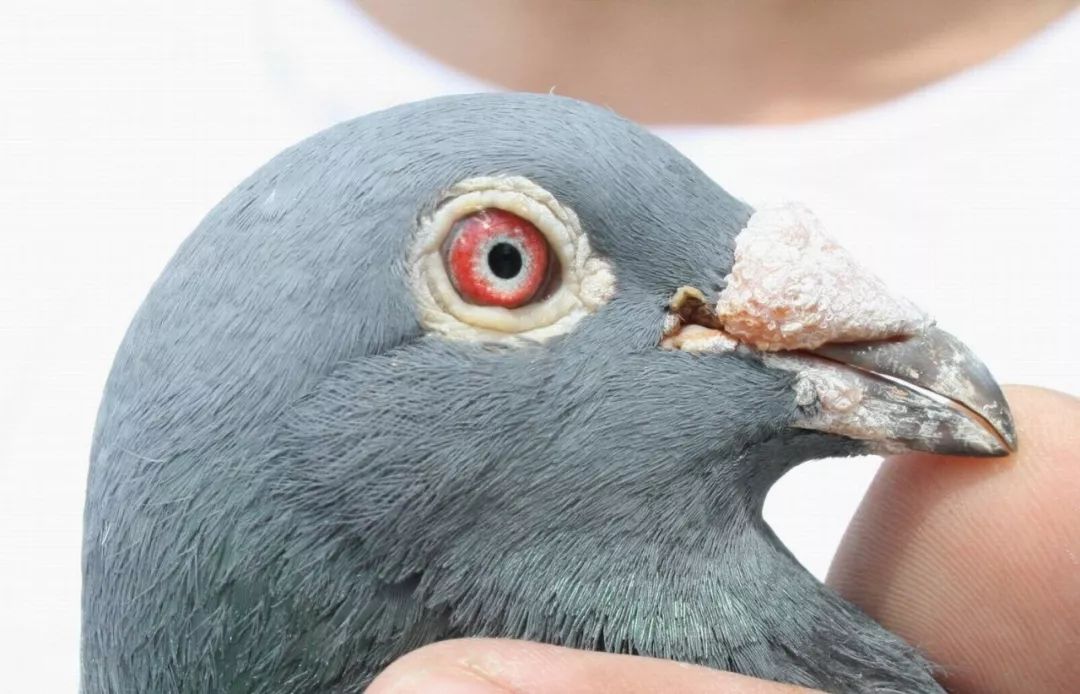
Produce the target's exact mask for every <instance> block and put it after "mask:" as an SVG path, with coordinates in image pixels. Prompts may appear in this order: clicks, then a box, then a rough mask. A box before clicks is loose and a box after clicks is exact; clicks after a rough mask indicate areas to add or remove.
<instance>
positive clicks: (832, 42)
mask: <svg viewBox="0 0 1080 694" xmlns="http://www.w3.org/2000/svg"><path fill="white" fill-rule="evenodd" d="M353 1H354V2H356V3H357V4H359V5H360V6H361V7H362V8H363V9H365V10H366V11H367V12H368V14H369V15H370V16H371V17H373V18H374V19H375V20H376V21H378V22H379V23H380V24H382V25H383V26H384V27H385V28H387V29H388V30H389V31H391V32H393V33H394V34H396V35H397V36H398V37H400V38H401V39H403V40H404V41H406V42H408V43H410V44H412V45H414V46H416V47H417V48H419V49H421V50H423V51H425V52H427V53H429V54H431V55H432V56H434V57H435V58H437V59H438V60H440V61H442V62H444V63H446V64H448V65H450V66H453V67H455V68H457V69H459V70H461V71H463V72H466V73H469V74H472V75H474V76H476V77H478V78H480V79H483V80H485V81H487V82H490V83H493V84H495V85H498V86H501V87H504V88H507V89H512V90H517V91H548V90H551V89H554V90H555V91H556V92H557V93H560V94H564V95H567V96H574V97H578V98H583V99H586V100H589V101H593V102H596V103H601V104H605V105H607V106H610V107H612V108H614V109H615V110H616V111H619V112H620V113H622V114H624V115H626V116H629V117H631V118H634V119H636V120H640V121H644V122H649V123H790V122H800V121H807V120H813V119H816V118H822V117H826V116H831V115H836V114H840V113H844V112H848V111H854V110H858V109H860V108H865V107H867V106H871V105H873V104H877V103H881V102H884V101H887V100H889V99H891V98H894V97H897V96H899V95H901V94H904V93H907V92H909V91H912V90H914V89H917V88H918V87H921V86H923V85H926V84H929V83H931V82H934V81H936V80H939V79H942V78H944V77H947V76H949V75H952V74H954V73H956V72H959V71H961V70H963V69H965V68H967V67H970V66H972V65H975V64H978V63H980V62H983V61H985V60H987V59H989V58H991V57H993V56H995V55H997V54H999V53H1001V52H1002V51H1004V50H1006V49H1008V48H1010V47H1012V46H1014V45H1016V44H1017V43H1019V42H1021V41H1022V40H1023V39H1025V38H1027V37H1029V36H1030V35H1031V34H1033V33H1035V32H1036V31H1038V30H1039V29H1041V28H1043V27H1045V26H1046V25H1047V24H1048V23H1050V22H1051V21H1053V20H1054V19H1056V18H1058V17H1060V16H1061V15H1062V14H1064V13H1065V12H1066V11H1067V10H1068V9H1069V8H1071V7H1074V6H1075V4H1076V3H1075V0H1030V1H1029V2H1022V3H1021V2H1015V1H1014V0H957V1H956V2H940V1H939V0H913V1H912V2H893V1H892V0H861V1H859V2H854V1H851V0H832V1H828V2H824V1H823V2H805V1H804V0H761V1H755V2H735V1H731V0H727V1H722V2H687V3H667V2H614V1H612V0H600V1H597V2H577V1H576V0H539V1H526V0H522V1H521V2H501V1H500V0H459V1H458V2H443V1H442V0H353Z"/></svg>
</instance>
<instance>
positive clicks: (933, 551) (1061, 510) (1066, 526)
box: [828, 387, 1080, 692]
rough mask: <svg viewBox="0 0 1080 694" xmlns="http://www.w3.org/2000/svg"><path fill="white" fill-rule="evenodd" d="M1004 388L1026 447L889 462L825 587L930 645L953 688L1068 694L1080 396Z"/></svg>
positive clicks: (1078, 520)
mask: <svg viewBox="0 0 1080 694" xmlns="http://www.w3.org/2000/svg"><path fill="white" fill-rule="evenodd" d="M1007 393H1008V398H1009V401H1010V403H1011V405H1012V407H1013V411H1014V414H1015V415H1016V420H1017V427H1018V432H1019V439H1020V446H1019V450H1018V451H1017V452H1016V453H1014V454H1013V455H1011V456H1009V457H1007V458H1001V459H974V458H953V457H944V456H932V455H906V456H900V457H897V458H893V459H890V460H888V461H886V462H885V463H884V464H883V466H882V469H881V471H880V472H879V474H878V476H877V478H876V479H875V481H874V483H873V485H871V489H870V491H869V492H868V493H867V496H866V498H865V499H864V501H863V504H862V506H861V507H860V509H859V511H858V513H857V514H856V517H855V520H854V521H853V522H852V524H851V526H850V527H849V529H848V532H847V533H846V535H845V538H844V541H843V543H842V544H841V548H840V551H839V552H838V553H837V556H836V559H835V560H834V562H833V566H832V567H831V569H830V572H829V579H828V582H829V583H830V584H831V585H833V586H834V587H835V588H837V590H838V591H839V592H840V593H841V594H843V595H845V596H846V597H848V598H849V599H850V600H852V601H853V602H854V603H855V604H857V605H858V606H859V607H861V608H862V609H863V610H865V611H866V612H868V613H869V614H871V615H872V616H874V617H875V618H876V619H878V620H879V621H880V622H882V623H883V624H884V625H885V626H887V627H889V628H890V629H892V630H894V631H896V632H898V633H899V634H900V635H901V636H904V637H905V638H906V639H908V640H909V641H910V642H912V643H913V644H914V645H916V646H917V647H919V648H921V649H922V650H924V651H926V652H927V653H928V654H929V655H930V657H931V658H932V659H934V660H935V661H936V662H938V663H939V664H941V665H942V666H943V667H944V669H945V670H946V672H947V675H946V679H947V682H948V684H949V686H950V688H951V689H953V690H956V691H984V690H994V691H1000V690H1009V689H1016V688H1019V690H1023V689H1024V688H1025V687H1034V689H1035V690H1038V691H1048V692H1052V691H1067V689H1066V688H1065V687H1066V683H1067V682H1070V681H1071V682H1076V681H1080V668H1078V666H1077V663H1076V662H1075V659H1072V658H1071V657H1070V656H1069V654H1068V649H1069V646H1068V644H1070V643H1072V644H1075V643H1077V642H1080V626H1078V625H1080V571H1078V559H1077V557H1078V556H1080V546H1078V544H1080V513H1077V509H1078V508H1080V465H1078V464H1077V463H1078V461H1077V458H1078V455H1077V450H1078V447H1080V400H1077V399H1076V398H1074V397H1072V396H1069V395H1066V394H1063V393H1058V392H1054V391H1049V390H1045V389H1039V388H1030V387H1013V388H1008V389H1007ZM1032 673H1034V674H1032ZM1032 678H1034V679H1032Z"/></svg>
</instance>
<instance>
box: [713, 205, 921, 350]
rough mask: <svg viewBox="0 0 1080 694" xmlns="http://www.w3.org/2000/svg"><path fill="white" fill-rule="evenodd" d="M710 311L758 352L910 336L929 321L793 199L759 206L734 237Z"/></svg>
mask: <svg viewBox="0 0 1080 694" xmlns="http://www.w3.org/2000/svg"><path fill="white" fill-rule="evenodd" d="M716 313H717V316H718V317H719V318H720V321H721V323H722V324H723V326H724V330H725V332H727V333H728V334H729V335H732V336H733V337H736V338H738V339H739V341H741V342H744V343H746V344H749V345H752V346H754V347H756V348H758V349H761V350H766V351H778V350H793V349H814V348H817V347H820V346H821V345H823V344H825V343H828V342H859V341H863V340H878V339H885V338H890V337H897V336H902V335H912V334H915V333H917V332H920V331H922V330H924V329H925V328H926V327H928V326H929V325H931V323H932V321H931V319H930V318H929V317H928V316H927V315H926V314H925V313H923V312H922V311H921V310H920V309H919V308H918V307H916V306H915V305H914V304H912V303H911V302H910V301H908V300H907V299H904V298H903V297H899V296H897V295H895V294H893V293H891V292H890V291H889V290H888V288H887V287H886V286H885V283H884V282H882V281H881V280H880V279H879V278H878V277H876V276H875V275H874V274H873V273H871V272H869V271H868V270H866V269H865V268H863V267H862V266H861V265H859V264H858V263H857V262H855V259H854V258H852V257H851V255H849V254H848V252H847V251H845V250H844V249H843V248H842V247H841V246H840V245H839V244H837V243H836V242H835V241H833V240H832V239H831V238H829V237H828V236H827V235H826V234H825V231H824V230H823V228H822V225H821V222H820V221H818V219H817V218H816V217H815V216H814V215H813V214H812V213H811V212H810V211H809V210H807V209H806V208H805V207H803V206H802V205H798V204H783V205H774V206H767V207H763V208H762V209H760V210H758V211H757V212H756V213H754V215H753V216H752V217H750V221H749V222H747V225H746V227H745V228H744V229H743V230H742V231H741V232H740V233H739V235H738V236H737V237H736V239H735V263H734V266H733V267H732V270H731V273H730V274H729V275H728V276H727V286H726V287H725V288H724V290H723V291H722V292H721V293H720V297H719V301H718V303H717V306H716Z"/></svg>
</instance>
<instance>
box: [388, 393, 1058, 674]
mask: <svg viewBox="0 0 1080 694" xmlns="http://www.w3.org/2000/svg"><path fill="white" fill-rule="evenodd" d="M1007 394H1008V398H1009V402H1010V403H1011V405H1012V408H1013V413H1014V415H1015V417H1016V421H1017V428H1018V432H1019V439H1020V450H1019V451H1018V452H1017V453H1015V454H1014V455H1012V456H1010V457H1008V458H1001V459H971V458H953V457H944V456H934V455H924V454H911V455H905V456H900V457H897V458H893V459H890V460H887V461H886V462H885V463H884V465H883V466H882V468H881V470H880V471H879V473H878V475H877V477H876V479H875V480H874V483H873V484H872V485H871V487H870V490H869V491H868V492H867V495H866V498H865V499H864V501H863V503H862V506H861V507H860V509H859V511H858V512H857V513H856V516H855V519H854V520H853V521H852V523H851V525H850V526H849V528H848V531H847V533H846V535H845V537H844V540H843V542H842V543H841V547H840V549H839V551H838V553H837V555H836V559H835V561H834V562H833V566H832V568H831V570H830V572H829V579H828V582H829V584H830V585H832V586H833V587H834V588H836V590H838V591H839V592H840V593H841V594H842V595H844V596H845V597H847V598H848V599H850V600H851V601H853V602H854V603H855V604H857V605H858V606H859V607H861V608H862V609H863V610H865V611H866V612H868V613H869V614H870V615H871V616H873V617H874V618H875V619H877V620H878V621H880V622H881V623H882V624H884V625H885V626H886V627H888V628H889V629H892V630H893V631H895V632H896V633H898V634H900V635H901V636H903V637H904V638H906V639H907V640H908V641H909V642H911V643H913V644H914V645H916V646H918V647H919V648H921V649H922V650H923V651H925V652H926V653H927V655H928V656H929V657H930V658H931V659H932V660H933V661H934V662H936V663H937V664H938V665H939V666H940V667H941V669H942V681H943V683H944V684H945V685H946V687H948V689H949V691H951V692H956V693H959V694H963V693H965V692H973V693H974V692H980V693H983V692H989V693H997V692H1000V693H1010V692H1017V693H1019V692H1044V693H1047V694H1053V693H1055V692H1062V693H1065V692H1069V691H1074V687H1075V684H1076V683H1077V682H1080V660H1078V659H1077V658H1076V657H1075V655H1076V650H1077V648H1078V646H1080V453H1078V450H1080V400H1078V399H1077V398H1075V397H1072V396H1069V395H1066V394H1063V393H1057V392H1054V391H1049V390H1043V389H1038V388H1031V387H1012V388H1008V389H1007ZM433 691H437V692H441V693H444V694H507V693H509V692H514V693H515V694H541V693H543V694H548V693H554V692H574V693H575V694H577V693H580V694H593V693H596V694H600V693H601V692H605V693H606V692H627V693H628V694H646V693H650V694H651V693H660V692H668V691H679V692H687V693H694V692H717V691H722V692H729V693H731V694H744V693H745V694H780V693H781V692H797V691H807V690H804V689H800V688H798V687H789V686H785V685H778V684H774V683H771V682H765V681H761V680H755V679H752V678H748V677H742V676H740V675H734V674H731V673H726V672H718V671H714V670H709V669H707V668H703V667H698V666H693V665H686V664H683V663H676V662H672V661H664V660H656V659H652V658H642V657H636V656H626V655H612V654H607V653H596V652H589V651H577V650H571V649H566V648H559V647H556V646H548V645H543V644H535V643H528V642H523V641H511V640H496V639H460V640H455V641H444V642H441V643H437V644H433V645H430V646H427V647H424V648H421V649H419V650H417V651H413V652H412V653H409V654H407V655H405V656H404V657H402V658H400V659H399V660H398V661H397V662H395V663H393V664H392V665H391V666H390V667H389V668H387V669H386V670H385V671H384V672H383V674H382V675H380V676H379V678H377V679H376V680H375V682H373V683H372V684H371V686H370V687H369V688H368V692H369V693H370V694H412V693H413V692H416V693H420V692H433Z"/></svg>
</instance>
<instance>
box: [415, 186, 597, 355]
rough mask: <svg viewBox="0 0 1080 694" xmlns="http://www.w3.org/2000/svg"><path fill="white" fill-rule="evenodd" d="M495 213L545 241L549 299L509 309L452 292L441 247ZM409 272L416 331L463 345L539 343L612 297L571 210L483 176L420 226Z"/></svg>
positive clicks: (535, 189)
mask: <svg viewBox="0 0 1080 694" xmlns="http://www.w3.org/2000/svg"><path fill="white" fill-rule="evenodd" d="M492 207H494V208H498V209H501V210H506V211H507V212H510V213H512V214H515V215H517V216H519V217H521V218H523V219H525V220H528V221H529V222H531V223H532V224H534V225H535V226H536V228H537V229H539V230H540V232H541V233H542V234H543V235H544V237H545V238H546V239H547V242H548V245H549V246H550V247H551V251H552V252H553V253H554V254H555V256H556V258H557V259H558V266H559V272H560V273H561V274H560V276H559V277H557V278H556V281H557V283H558V285H557V288H556V289H555V290H554V291H553V292H551V294H550V295H549V296H547V297H546V298H544V299H541V300H539V301H536V302H533V303H531V304H528V305H525V306H521V307H519V308H513V309H508V308H503V307H501V306H478V305H476V304H471V303H468V302H466V301H464V300H463V299H462V298H461V296H460V295H459V294H458V292H457V290H456V289H454V285H453V283H452V282H451V280H450V276H449V275H448V274H447V271H446V264H445V261H444V258H443V250H442V249H443V242H444V241H445V240H446V237H447V234H449V233H450V230H451V228H452V227H453V226H454V223H455V222H457V221H458V220H460V219H462V218H463V217H466V216H468V215H470V214H474V213H476V212H479V211H480V210H484V209H488V208H492ZM409 271H410V274H411V280H412V286H413V292H414V294H415V295H416V300H417V304H418V307H419V315H420V322H421V324H422V325H423V326H424V327H425V328H427V329H429V330H433V331H435V332H439V333H442V334H443V335H446V336H447V337H450V338H454V339H460V340H473V341H485V342H492V341H494V342H516V341H519V340H521V339H527V340H532V341H544V340H547V339H549V338H551V337H554V336H556V335H562V334H565V333H568V332H570V330H572V329H573V327H574V326H575V325H576V324H577V322H578V321H579V320H581V319H582V318H583V317H585V316H586V315H588V314H590V313H593V312H595V311H596V310H597V309H599V308H600V307H601V306H603V305H604V304H606V303H607V302H608V301H609V300H610V299H611V297H612V295H613V294H614V291H615V276H614V274H613V273H612V271H611V266H610V264H609V263H608V262H607V261H606V260H605V259H603V258H601V257H599V256H597V255H596V254H595V253H593V251H592V249H591V248H590V246H589V239H588V237H587V236H586V235H585V232H584V231H582V229H581V223H580V222H579V221H578V218H577V215H576V214H574V212H573V210H571V209H569V208H568V207H565V206H563V205H561V204H560V203H559V201H558V200H556V199H555V196H553V195H552V194H551V193H549V192H548V191H546V190H544V189H543V188H541V187H540V186H538V185H536V184H535V183H533V182H532V181H530V180H529V179H527V178H523V177H520V176H505V177H489V176H484V177H478V178H470V179H467V180H465V181H461V182H460V183H457V184H455V185H454V186H453V187H452V188H451V189H450V190H449V191H448V192H447V195H446V199H445V200H444V201H443V202H442V203H441V204H440V205H439V206H438V208H436V210H435V212H434V213H432V214H431V216H429V217H427V218H425V219H423V220H421V222H420V229H419V234H418V236H417V239H416V242H415V243H414V245H413V249H412V252H411V253H410V256H409Z"/></svg>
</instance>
